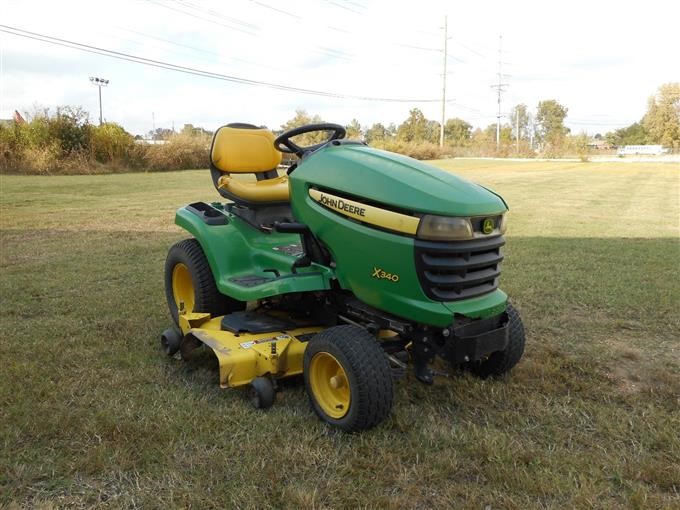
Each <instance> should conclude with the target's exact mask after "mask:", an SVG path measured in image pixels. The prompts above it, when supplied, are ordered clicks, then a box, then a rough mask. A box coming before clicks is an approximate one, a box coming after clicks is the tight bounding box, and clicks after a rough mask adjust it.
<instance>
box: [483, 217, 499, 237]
mask: <svg viewBox="0 0 680 510" xmlns="http://www.w3.org/2000/svg"><path fill="white" fill-rule="evenodd" d="M495 226H496V225H494V221H493V219H492V218H485V219H484V222H483V223H482V232H484V233H485V234H490V233H491V232H493V229H494V227H495Z"/></svg>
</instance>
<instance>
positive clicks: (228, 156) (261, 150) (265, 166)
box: [210, 124, 281, 174]
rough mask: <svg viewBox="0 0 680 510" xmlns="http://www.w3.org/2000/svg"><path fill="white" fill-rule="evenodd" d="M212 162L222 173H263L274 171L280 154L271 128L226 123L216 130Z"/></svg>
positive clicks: (211, 156)
mask: <svg viewBox="0 0 680 510" xmlns="http://www.w3.org/2000/svg"><path fill="white" fill-rule="evenodd" d="M210 160H211V162H212V165H213V166H214V167H215V168H216V169H217V170H219V171H221V172H225V173H238V174H243V173H262V172H268V171H270V170H276V167H278V166H279V163H281V153H280V152H279V151H277V150H276V149H275V148H274V135H273V134H272V133H271V131H269V130H267V129H264V128H258V127H256V126H251V125H250V124H229V125H227V126H222V127H221V128H219V129H218V130H217V131H216V132H215V136H214V137H213V144H212V148H211V150H210Z"/></svg>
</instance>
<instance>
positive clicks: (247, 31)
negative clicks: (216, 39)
mask: <svg viewBox="0 0 680 510" xmlns="http://www.w3.org/2000/svg"><path fill="white" fill-rule="evenodd" d="M146 1H147V2H148V3H150V4H155V5H158V6H159V7H163V8H164V9H169V10H171V11H175V12H179V13H180V14H184V15H185V16H191V17H192V18H196V19H199V20H201V21H207V22H208V23H213V24H215V25H219V26H221V27H224V28H229V29H231V30H236V31H238V32H242V33H244V34H247V35H250V36H254V37H257V34H256V33H255V32H252V31H250V30H247V29H246V28H240V27H236V26H233V25H225V24H224V23H220V22H219V21H215V20H214V19H210V18H204V17H203V16H198V15H196V14H192V13H190V12H186V11H183V10H182V9H177V8H176V7H171V6H169V5H165V4H163V3H160V2H156V1H155V0H146ZM232 23H233V22H232ZM255 30H257V27H255Z"/></svg>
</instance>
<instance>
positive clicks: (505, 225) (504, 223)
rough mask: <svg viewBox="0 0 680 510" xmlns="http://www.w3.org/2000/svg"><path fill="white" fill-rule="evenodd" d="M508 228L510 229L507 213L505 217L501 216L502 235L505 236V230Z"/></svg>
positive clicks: (500, 228)
mask: <svg viewBox="0 0 680 510" xmlns="http://www.w3.org/2000/svg"><path fill="white" fill-rule="evenodd" d="M507 228H508V213H505V214H504V215H503V216H501V226H500V227H499V230H500V231H501V234H505V229H507Z"/></svg>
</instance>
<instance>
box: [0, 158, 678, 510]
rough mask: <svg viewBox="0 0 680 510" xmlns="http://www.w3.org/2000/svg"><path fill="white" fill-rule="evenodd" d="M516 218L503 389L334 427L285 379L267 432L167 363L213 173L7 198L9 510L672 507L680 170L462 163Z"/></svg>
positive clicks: (0, 194)
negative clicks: (184, 248)
mask: <svg viewBox="0 0 680 510" xmlns="http://www.w3.org/2000/svg"><path fill="white" fill-rule="evenodd" d="M436 164H438V165H440V166H442V167H443V168H446V169H450V170H454V171H456V172H458V173H460V174H462V175H463V176H466V177H468V178H471V179H473V180H476V181H478V182H480V183H482V184H484V185H487V186H490V187H492V188H493V189H495V190H496V191H498V192H499V193H501V194H502V195H503V196H504V197H505V198H506V200H507V201H508V203H509V204H510V208H511V213H510V218H509V233H508V234H509V235H508V244H507V248H506V256H507V258H506V262H505V263H504V266H503V275H502V278H501V282H502V283H501V287H502V288H503V289H504V290H505V291H506V292H508V293H509V294H510V295H511V296H512V298H513V300H514V302H515V304H516V306H517V307H518V308H519V309H520V311H521V312H522V315H523V318H524V321H525V325H526V328H527V337H528V343H527V349H526V353H525V357H524V359H523V360H522V362H521V363H520V364H519V365H518V366H517V367H516V369H515V370H514V371H513V372H512V373H511V374H510V376H509V377H506V378H504V379H501V380H486V381H480V380H477V379H474V378H472V377H470V376H469V375H464V374H460V373H454V374H453V376H452V377H451V378H449V379H444V378H442V379H440V380H438V381H437V382H436V383H435V385H434V386H433V387H426V386H423V385H421V384H419V383H417V382H416V381H415V379H414V377H413V376H412V375H409V376H408V377H407V378H406V379H404V380H401V381H399V382H398V384H397V393H396V401H395V406H394V409H393V412H392V416H391V417H390V418H389V419H388V420H387V421H386V422H385V423H384V424H383V425H382V426H380V427H379V428H377V429H375V430H372V431H369V432H367V433H363V434H359V435H352V436H349V435H345V434H342V433H338V432H335V431H334V430H331V429H329V428H328V427H327V426H326V425H324V424H323V423H321V422H320V421H319V420H318V419H317V418H316V417H315V415H314V414H313V412H312V410H311V407H310V406H309V404H308V401H307V397H306V395H305V393H304V388H303V386H302V384H301V383H300V382H299V381H291V382H290V383H289V384H287V385H286V387H285V388H284V391H283V392H282V393H281V394H280V395H279V400H278V402H277V403H276V405H275V406H274V407H273V408H272V409H271V410H269V411H267V412H258V411H256V410H254V409H252V408H251V407H250V405H249V404H248V403H247V402H246V401H245V399H244V398H243V394H242V393H241V392H239V391H235V390H232V391H225V390H220V389H219V387H218V386H217V384H216V380H217V372H216V363H215V362H214V361H213V360H212V358H211V356H210V355H208V354H207V353H206V354H205V355H204V356H199V358H198V359H197V360H195V361H192V362H191V363H188V364H185V363H184V362H181V361H178V360H170V359H168V358H166V357H165V356H164V355H162V354H161V352H160V350H159V347H158V340H157V338H158V334H159V332H160V331H162V330H163V329H164V328H165V327H166V326H167V325H168V324H169V320H170V319H169V315H168V313H167V311H166V305H165V302H164V299H165V298H164V291H163V283H162V282H163V277H162V270H163V262H164V259H165V254H166V251H167V248H168V247H169V246H170V245H171V244H172V243H173V242H174V241H176V240H178V239H180V238H182V237H183V236H184V234H183V233H182V232H181V231H180V230H179V229H178V228H176V227H175V226H173V224H172V222H173V215H174V210H175V208H176V207H178V206H180V205H182V204H185V203H188V202H190V201H194V200H213V199H216V197H217V194H216V193H215V191H214V189H213V188H212V184H211V182H210V179H209V176H208V174H207V172H206V171H187V172H173V173H162V174H161V173H154V174H127V175H106V176H74V177H20V176H0V207H1V208H0V229H1V245H0V297H1V299H2V307H1V313H0V333H1V336H2V338H1V339H0V361H1V362H2V365H1V368H0V374H1V384H0V507H2V506H7V507H9V508H13V507H15V506H27V507H39V506H42V507H43V508H57V507H75V508H80V507H93V506H94V507H105V508H120V507H140V508H165V507H191V508H270V507H271V508H452V507H463V508H480V509H481V508H487V507H489V508H494V509H496V508H517V509H524V508H573V507H578V508H622V507H625V508H654V509H656V508H678V507H680V317H679V316H680V283H679V282H680V242H679V238H680V224H679V223H680V204H679V197H680V168H679V166H678V165H663V164H640V165H633V164H625V165H624V164H616V163H606V164H605V163H602V164H596V163H554V162H551V163H543V162H526V163H525V162H521V163H520V162H502V161H468V160H447V161H441V162H436Z"/></svg>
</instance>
